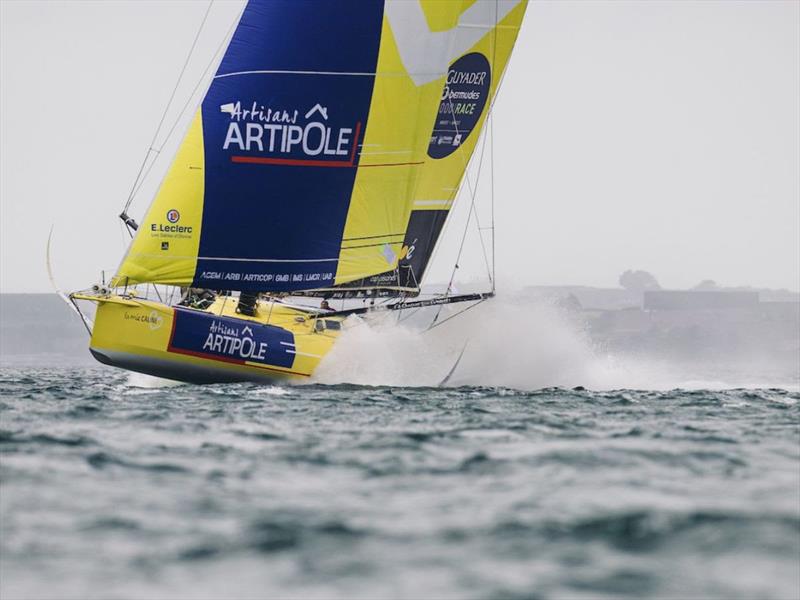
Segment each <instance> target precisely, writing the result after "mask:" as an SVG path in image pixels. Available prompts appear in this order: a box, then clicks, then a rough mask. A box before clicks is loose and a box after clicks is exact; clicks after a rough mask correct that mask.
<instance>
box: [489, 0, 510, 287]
mask: <svg viewBox="0 0 800 600" xmlns="http://www.w3.org/2000/svg"><path fill="white" fill-rule="evenodd" d="M499 10H500V9H499V2H498V0H495V3H494V22H495V23H498V21H499V16H500V15H499ZM499 31H500V28H499V27H495V28H494V32H493V34H492V64H493V65H494V64H497V34H498V32H499ZM509 58H511V57H509ZM502 79H503V78H502V76H501V78H500V81H499V82H498V86H497V91H496V92H495V98H496V97H497V92H499V91H500V83H502ZM493 108H494V99H492V103H491V104H490V105H489V115H488V116H487V120H488V121H489V135H490V138H489V158H490V160H491V169H492V170H491V172H490V174H489V175H490V177H489V180H490V185H491V191H490V197H491V220H492V293H494V291H495V289H497V270H496V265H497V250H496V247H497V245H496V239H497V234H496V231H495V224H494V111H493V110H492V109H493Z"/></svg>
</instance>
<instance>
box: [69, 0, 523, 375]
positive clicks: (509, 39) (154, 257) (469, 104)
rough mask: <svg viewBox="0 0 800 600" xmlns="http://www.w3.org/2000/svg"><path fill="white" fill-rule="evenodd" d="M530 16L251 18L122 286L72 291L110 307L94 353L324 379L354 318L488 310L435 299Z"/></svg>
mask: <svg viewBox="0 0 800 600" xmlns="http://www.w3.org/2000/svg"><path fill="white" fill-rule="evenodd" d="M526 4H527V2H526V0H451V1H447V2H438V1H437V2H432V1H427V0H338V1H336V2H296V1H289V0H287V1H282V0H250V1H249V2H247V4H246V5H245V6H244V8H243V10H242V12H241V14H240V15H239V18H238V22H237V23H236V25H235V28H234V29H233V30H232V32H231V33H229V35H228V39H227V45H224V53H222V56H221V59H219V62H218V66H217V68H216V72H215V74H214V76H213V78H212V79H211V81H210V84H209V85H208V88H207V90H206V93H205V95H204V97H203V98H202V101H201V102H200V105H199V107H198V108H197V109H196V112H195V113H194V116H193V118H192V119H191V123H190V125H189V127H188V131H187V132H186V133H185V136H184V138H183V140H182V142H181V143H180V145H179V146H178V149H177V152H176V154H175V156H174V159H173V161H172V163H171V165H170V166H169V168H168V169H167V171H166V175H165V176H164V179H163V180H162V182H161V185H160V187H159V188H158V191H157V192H156V194H155V196H154V198H153V199H152V202H151V203H150V206H149V208H148V209H147V211H146V213H145V214H144V217H143V218H142V220H141V222H140V223H137V222H136V221H135V220H134V219H133V218H132V217H130V216H129V215H128V213H127V210H128V207H129V205H130V201H129V202H128V204H127V205H126V208H125V210H123V211H122V214H121V215H120V218H121V219H122V221H123V222H124V223H125V226H126V227H127V228H128V230H129V231H130V233H131V235H132V241H131V243H130V246H129V248H128V250H127V252H126V253H125V255H124V257H123V259H122V262H121V264H120V266H119V268H118V269H117V271H116V274H115V275H114V276H113V278H112V279H111V280H110V281H109V282H108V283H101V284H98V285H95V286H93V287H91V288H87V289H85V290H81V291H78V292H73V293H71V294H69V300H70V301H71V302H72V303H73V304H76V302H75V301H78V300H80V301H89V302H93V303H95V304H96V312H95V316H94V322H93V323H91V322H90V321H89V320H88V318H87V317H84V318H85V322H86V324H87V327H89V328H90V332H91V341H90V350H91V353H92V354H93V355H94V357H95V358H96V359H97V360H98V361H100V362H101V363H104V364H107V365H112V366H115V367H120V368H123V369H128V370H131V371H138V372H142V373H147V374H150V375H155V376H158V377H164V378H169V379H175V380H180V381H186V382H194V383H210V382H228V381H242V380H268V381H275V380H285V379H307V378H309V377H310V376H311V375H312V373H313V372H314V370H315V368H316V367H317V365H318V364H319V363H320V361H321V360H322V359H323V357H324V356H325V355H326V354H327V353H328V352H329V351H330V349H331V348H332V347H333V345H334V344H335V343H336V340H337V338H338V337H339V335H340V332H341V328H342V323H343V321H344V320H345V319H347V318H348V317H350V316H351V315H353V314H361V313H368V312H373V311H377V310H384V311H393V310H406V309H411V308H419V307H422V306H434V305H443V304H452V303H459V302H476V301H478V302H479V301H482V300H485V299H487V298H489V297H491V296H492V295H493V294H494V290H493V289H492V290H487V291H485V292H481V293H475V294H461V295H458V294H453V293H452V290H451V289H448V290H447V291H446V292H443V293H441V294H438V295H435V296H434V297H431V298H426V299H419V296H420V284H421V282H422V281H423V277H424V275H425V272H426V269H427V267H428V264H429V262H430V258H431V255H432V253H433V251H434V248H435V247H436V244H437V241H438V239H439V237H440V234H441V232H442V228H443V225H444V224H445V222H446V220H447V218H448V214H449V213H450V210H451V208H452V206H453V202H454V200H455V198H456V194H457V191H458V189H459V186H460V185H461V182H462V179H463V177H464V174H465V171H466V169H467V165H468V163H469V161H470V157H471V156H472V155H473V152H474V151H475V147H476V144H477V140H478V138H479V137H480V135H481V130H482V128H483V127H484V125H485V122H486V120H487V115H488V114H489V112H490V110H491V106H492V103H493V100H494V98H495V94H496V92H497V89H498V87H499V84H500V81H501V79H502V76H503V73H504V70H505V68H506V65H507V64H508V60H509V57H510V55H511V51H512V48H513V46H514V43H515V41H516V38H517V33H518V31H519V28H520V25H521V22H522V19H523V16H524V13H525V9H526ZM159 286H160V288H159ZM143 290H144V291H143ZM147 290H150V291H147ZM153 291H154V292H155V294H156V297H152V296H153V294H152V292H153ZM309 298H310V299H312V300H313V301H314V302H315V303H316V302H319V301H320V299H321V300H322V303H321V305H320V307H319V308H317V307H316V306H311V307H310V306H308V305H307V304H304V303H303V302H302V300H305V301H306V302H308V300H309ZM331 299H342V300H343V301H348V300H349V301H351V304H352V303H353V302H355V303H356V304H357V303H358V301H359V300H360V301H361V306H356V307H355V308H352V307H351V308H345V309H342V310H338V311H336V310H331V309H330V308H329V306H328V300H331Z"/></svg>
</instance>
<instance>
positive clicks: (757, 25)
mask: <svg viewBox="0 0 800 600" xmlns="http://www.w3.org/2000/svg"><path fill="white" fill-rule="evenodd" d="M206 6H207V3H206V2H204V1H203V2H192V1H169V2H168V1H151V2H121V1H114V2H112V1H106V2H101V1H92V2H68V1H58V2H22V1H8V0H2V1H0V23H2V25H1V27H2V31H1V32H0V45H1V47H0V51H1V53H0V60H1V61H2V65H1V66H2V81H0V90H1V91H0V101H1V102H2V104H1V105H0V107H1V110H2V115H1V118H0V132H1V133H2V142H1V145H0V161H1V163H2V164H1V171H0V194H1V196H0V227H1V228H2V229H1V230H0V261H2V262H1V263H0V289H1V290H2V291H3V292H44V291H49V289H50V287H49V283H48V279H47V274H46V269H45V244H46V240H47V235H48V231H49V229H50V226H51V225H55V235H54V260H53V264H54V268H55V272H56V276H57V279H58V280H59V283H60V284H61V285H62V286H63V287H64V288H66V289H78V288H82V287H86V286H88V285H90V284H91V283H94V282H95V281H97V280H98V279H99V272H100V269H106V270H108V271H111V270H113V269H114V268H115V267H116V265H117V264H118V262H119V259H120V256H121V254H122V252H123V251H124V248H125V239H124V237H123V234H122V232H121V230H120V227H119V224H118V222H117V221H118V219H117V214H118V213H119V212H120V210H121V208H122V206H123V204H124V202H125V199H126V197H127V194H128V191H129V188H130V186H131V184H132V182H133V179H134V177H135V176H136V172H137V170H138V168H139V164H140V162H141V160H142V157H143V155H144V153H145V151H146V149H147V147H148V146H149V144H150V141H151V138H152V136H153V133H154V132H155V129H156V125H157V124H158V121H159V119H160V117H161V114H162V112H163V110H164V107H165V105H166V103H167V100H168V99H169V96H170V93H171V92H172V88H173V85H174V83H175V81H176V79H177V76H178V73H179V72H180V69H181V66H182V65H183V61H184V59H185V56H186V54H187V52H188V49H189V47H190V46H191V43H192V39H193V38H194V35H195V33H196V31H197V29H198V26H199V24H200V22H201V20H202V17H203V14H204V12H205V9H206ZM239 6H240V4H239V3H237V2H217V3H215V5H214V7H213V9H212V11H211V14H210V17H209V22H208V23H207V26H206V28H205V29H204V34H203V36H202V37H201V38H200V41H199V43H198V48H197V51H196V52H195V54H194V55H193V60H192V61H191V63H190V68H189V71H188V73H187V78H186V83H185V85H182V86H181V88H180V89H179V90H178V94H177V102H176V103H175V105H174V106H175V108H174V110H173V111H172V112H171V113H170V115H169V116H168V119H167V124H168V125H171V124H172V122H174V121H175V119H176V115H177V114H178V112H179V109H180V108H181V105H183V103H184V101H185V100H186V99H187V97H189V95H190V92H191V90H192V88H193V87H194V85H195V83H196V82H197V81H198V79H199V78H200V75H201V73H202V71H203V69H204V68H205V66H206V64H207V62H208V60H209V59H210V57H211V56H212V55H213V53H214V51H215V50H216V47H217V44H218V43H219V40H220V39H222V38H223V37H224V34H225V31H226V30H227V28H228V26H229V25H230V23H231V22H232V20H233V19H234V18H235V16H236V14H237V12H238V8H239ZM187 114H188V113H187ZM495 121H496V130H495V160H496V165H495V195H496V211H497V228H498V237H497V268H498V273H499V281H500V286H501V289H502V287H503V286H504V285H506V286H508V285H510V284H512V283H513V285H514V286H518V285H522V284H585V285H598V286H614V285H616V284H617V278H618V276H619V274H620V273H621V272H622V271H623V270H625V269H628V268H637V269H646V270H649V271H651V272H652V273H654V274H655V275H656V277H657V278H658V279H659V281H660V282H661V284H662V286H664V287H669V288H684V287H689V286H692V285H694V284H696V283H697V282H699V281H700V280H702V279H706V278H710V279H715V280H716V281H717V282H718V283H720V284H724V285H744V284H749V285H754V286H764V287H785V288H790V289H794V290H797V289H800V166H798V165H800V3H799V2H797V1H795V0H788V1H774V2H769V1H766V2H761V1H758V2H756V1H753V2H733V1H719V2H711V1H708V2H706V1H702V2H700V1H698V2H692V1H690V0H685V1H684V0H681V1H674V2H602V1H592V2H533V3H531V5H530V7H529V9H528V13H527V16H526V19H525V22H524V24H523V28H522V31H521V33H520V38H519V41H518V43H517V48H516V50H515V54H514V56H513V58H512V60H511V64H510V69H509V73H508V75H507V77H506V81H505V83H504V85H503V89H502V91H501V94H500V98H499V100H498V102H497V105H496V109H495ZM181 127H182V125H179V127H178V130H180V129H181ZM162 138H163V134H162ZM177 138H178V136H173V138H172V142H173V144H172V145H170V144H167V145H166V146H165V148H164V150H163V152H162V154H164V155H167V157H168V155H169V152H171V149H172V148H173V147H174V143H175V142H177V141H178V140H177ZM161 143H163V139H160V140H158V141H157V142H156V145H157V146H160V145H161ZM165 166H166V164H164V165H163V167H162V166H160V163H159V164H158V165H157V166H156V168H154V170H153V172H152V176H151V177H150V179H149V180H148V182H149V185H148V186H145V187H144V188H143V189H142V192H141V193H140V194H139V196H138V197H137V199H136V202H135V203H134V207H133V210H132V211H131V212H132V214H133V215H134V216H135V217H136V218H137V219H138V218H139V217H141V215H142V213H143V212H144V210H145V209H146V207H147V204H148V202H149V200H150V197H151V196H152V192H153V188H154V187H155V185H156V184H157V183H158V179H159V174H160V172H163V168H164V167H165ZM159 169H161V171H160V170H159ZM482 214H483V215H484V216H485V215H486V214H487V213H486V212H485V210H484V212H483V213H482ZM446 242H447V240H446ZM444 258H445V259H446V258H447V257H446V255H445V256H444ZM445 262H446V261H445ZM478 262H479V261H474V263H475V264H474V265H472V266H469V267H467V266H465V269H464V273H465V275H466V276H469V275H470V274H472V273H475V274H477V273H479V272H480V269H479V266H480V265H479V264H478ZM476 265H477V266H476ZM447 270H448V269H447V266H446V265H445V264H444V262H443V263H442V264H441V265H439V267H438V268H437V269H435V270H434V271H433V273H432V275H433V276H434V277H435V278H441V277H445V278H446V274H447Z"/></svg>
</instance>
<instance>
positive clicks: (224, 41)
mask: <svg viewBox="0 0 800 600" xmlns="http://www.w3.org/2000/svg"><path fill="white" fill-rule="evenodd" d="M212 2H213V0H212ZM243 11H244V8H242V12H243ZM240 17H241V12H240V13H239V16H237V18H236V19H234V20H233V22H232V23H231V25H230V27H229V28H228V32H227V33H226V34H225V37H223V38H222V42H221V43H220V45H219V46H217V49H216V51H215V52H214V55H213V56H212V57H211V60H210V61H209V62H208V64H207V65H206V68H205V69H204V70H203V73H202V75H201V76H200V78H199V79H198V80H197V83H196V84H195V86H194V89H192V92H191V94H189V97H188V98H187V99H186V102H184V104H183V107H181V110H180V112H179V113H178V116H177V117H176V118H175V121H174V122H173V123H172V127H170V129H169V131H168V132H167V135H166V136H165V137H164V142H163V143H162V144H161V146H160V147H159V148H158V151H159V152H161V151H162V150H163V149H164V146H166V144H167V142H168V141H169V139H170V138H171V137H172V134H173V132H174V131H175V128H176V127H177V126H178V123H180V121H181V118H182V117H183V115H184V113H185V112H186V109H187V108H188V107H189V104H190V103H191V101H192V99H193V98H194V97H195V94H196V93H197V90H198V89H199V88H200V84H201V83H203V81H205V79H206V76H207V75H208V72H209V70H210V69H211V66H212V65H213V64H214V63H215V62H216V61H217V57H218V56H219V54H220V52H221V51H222V49H223V48H225V47H226V46H227V43H228V40H229V39H230V37H231V34H232V33H233V30H234V28H235V27H236V24H237V23H238V22H239V18H240ZM155 164H156V161H155V160H154V161H151V162H150V165H149V166H148V167H147V170H146V171H145V173H144V175H143V176H142V178H141V179H140V180H139V185H138V187H137V188H136V190H135V191H134V192H133V196H134V197H136V195H137V194H138V193H139V190H141V189H142V186H143V185H144V182H145V181H146V180H147V176H148V175H149V174H150V171H151V170H152V169H153V167H154V166H155Z"/></svg>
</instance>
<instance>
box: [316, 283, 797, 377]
mask: <svg viewBox="0 0 800 600" xmlns="http://www.w3.org/2000/svg"><path fill="white" fill-rule="evenodd" d="M455 310H458V309H451V310H450V311H449V312H446V311H443V312H442V315H441V319H440V320H443V319H444V318H446V317H447V315H448V314H453V313H454V312H455ZM429 314H430V316H431V317H432V316H433V312H430V313H429ZM352 325H355V326H352ZM465 344H466V350H465V352H464V355H463V357H462V359H461V361H460V363H459V365H458V368H457V369H456V371H455V372H454V373H453V376H452V377H451V379H450V380H449V382H448V385H451V386H459V385H473V386H497V387H510V388H516V389H522V390H535V389H541V388H547V387H569V388H571V387H576V386H583V387H586V388H590V389H595V390H611V389H623V388H633V389H656V390H668V389H674V388H684V389H727V388H731V387H752V388H759V387H768V386H769V385H771V384H770V383H769V382H768V380H763V379H759V378H758V377H757V376H754V377H751V378H750V379H749V380H748V379H747V378H746V377H743V375H742V373H736V375H737V378H736V379H733V378H728V379H726V378H725V377H723V376H721V375H719V374H712V376H710V377H708V376H706V377H698V376H697V374H696V373H691V372H688V371H687V368H686V365H677V364H670V363H668V362H666V361H663V360H662V361H655V360H648V359H646V358H634V357H631V356H615V355H613V354H611V353H609V352H607V351H605V350H603V349H601V348H597V347H595V346H594V345H593V344H592V342H591V341H590V339H589V336H588V335H587V333H586V331H585V330H584V329H583V325H582V323H581V322H580V321H579V320H578V319H576V318H574V317H573V316H571V315H570V314H569V313H567V312H565V311H564V310H562V309H560V308H559V307H557V306H554V305H553V304H551V303H548V302H544V301H542V302H538V303H526V304H525V305H524V306H520V305H519V304H514V303H513V302H510V301H508V300H504V299H500V298H496V299H493V300H491V301H489V302H484V303H483V304H481V305H480V306H477V307H476V308H474V309H473V310H469V311H467V312H465V313H464V314H463V315H459V316H457V317H456V318H454V319H452V320H450V321H448V322H447V323H444V324H443V325H442V326H440V327H436V328H434V329H432V330H430V331H424V330H423V329H422V328H420V327H412V326H407V325H404V324H402V323H400V324H398V323H397V322H396V319H394V318H393V317H391V316H390V317H388V318H387V317H384V318H383V320H382V321H381V320H377V321H376V322H374V323H371V324H370V325H367V324H365V323H361V322H356V323H354V324H351V326H350V327H347V328H346V329H345V331H344V332H343V333H342V335H341V337H340V339H339V341H338V342H337V343H336V345H335V346H334V348H333V350H332V351H331V353H330V354H329V355H328V356H327V357H326V358H325V360H324V361H323V362H322V364H321V365H320V367H319V369H318V370H317V373H316V376H315V378H314V381H315V382H319V383H328V384H330V383H355V384H362V385H397V386H434V385H437V384H438V383H439V382H441V381H442V380H443V379H444V378H445V376H446V375H447V374H448V373H449V371H450V369H451V368H452V366H453V365H454V363H455V361H456V359H457V357H458V355H459V353H460V352H461V349H462V348H464V345H465ZM772 385H774V384H772ZM799 386H800V383H798V382H797V381H796V380H795V381H791V380H790V377H785V378H784V379H783V380H781V387H785V388H786V389H798V387H799Z"/></svg>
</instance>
